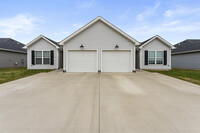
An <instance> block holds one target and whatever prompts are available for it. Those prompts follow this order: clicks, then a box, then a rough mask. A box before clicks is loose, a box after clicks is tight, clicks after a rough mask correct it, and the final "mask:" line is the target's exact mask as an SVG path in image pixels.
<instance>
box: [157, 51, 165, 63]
mask: <svg viewBox="0 0 200 133" xmlns="http://www.w3.org/2000/svg"><path fill="white" fill-rule="evenodd" d="M163 59H164V52H163V51H157V52H156V64H163Z"/></svg>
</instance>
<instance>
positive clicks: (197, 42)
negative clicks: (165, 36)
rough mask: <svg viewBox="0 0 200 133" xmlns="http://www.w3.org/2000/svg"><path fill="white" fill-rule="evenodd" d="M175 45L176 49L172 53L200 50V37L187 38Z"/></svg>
mask: <svg viewBox="0 0 200 133" xmlns="http://www.w3.org/2000/svg"><path fill="white" fill-rule="evenodd" d="M174 46H175V47H176V49H174V50H173V51H172V53H184V52H189V51H196V50H200V39H187V40H185V41H182V42H180V43H178V44H176V45H174Z"/></svg>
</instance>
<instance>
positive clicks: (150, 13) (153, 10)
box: [135, 1, 161, 21]
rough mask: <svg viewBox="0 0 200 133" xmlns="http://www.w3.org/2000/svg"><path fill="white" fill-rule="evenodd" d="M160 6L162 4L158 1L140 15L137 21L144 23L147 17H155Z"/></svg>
mask: <svg viewBox="0 0 200 133" xmlns="http://www.w3.org/2000/svg"><path fill="white" fill-rule="evenodd" d="M160 4H161V3H160V2H159V1H157V2H156V3H155V5H154V6H153V7H148V8H147V9H146V10H145V11H144V12H142V13H140V14H138V15H137V16H136V18H135V19H136V20H137V21H142V20H144V19H145V18H147V17H151V16H153V15H154V14H155V13H156V10H157V9H158V7H159V6H160Z"/></svg>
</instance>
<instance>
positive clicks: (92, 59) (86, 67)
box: [68, 50, 97, 72]
mask: <svg viewBox="0 0 200 133" xmlns="http://www.w3.org/2000/svg"><path fill="white" fill-rule="evenodd" d="M68 67H69V69H68V71H69V72H97V52H96V51H95V50H72V51H68Z"/></svg>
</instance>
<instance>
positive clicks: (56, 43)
mask: <svg viewBox="0 0 200 133" xmlns="http://www.w3.org/2000/svg"><path fill="white" fill-rule="evenodd" d="M44 37H45V38H46V39H48V40H49V41H50V42H52V43H54V44H55V45H57V46H58V47H60V45H59V44H58V42H55V41H54V40H51V39H50V38H48V37H46V36H44Z"/></svg>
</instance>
